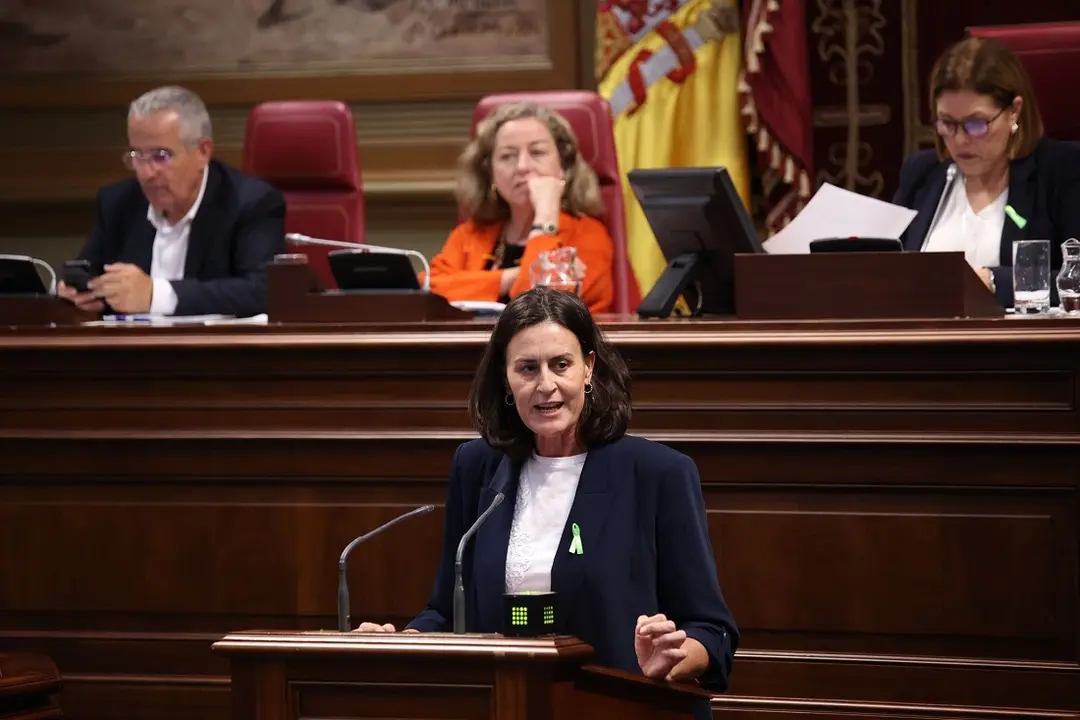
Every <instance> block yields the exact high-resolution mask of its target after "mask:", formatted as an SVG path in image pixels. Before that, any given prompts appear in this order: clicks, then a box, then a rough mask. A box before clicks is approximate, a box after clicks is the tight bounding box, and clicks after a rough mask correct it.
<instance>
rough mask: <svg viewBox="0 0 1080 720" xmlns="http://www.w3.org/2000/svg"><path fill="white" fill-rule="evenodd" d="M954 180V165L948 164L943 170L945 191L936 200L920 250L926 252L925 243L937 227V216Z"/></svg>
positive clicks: (947, 197)
mask: <svg viewBox="0 0 1080 720" xmlns="http://www.w3.org/2000/svg"><path fill="white" fill-rule="evenodd" d="M955 180H956V163H949V167H948V169H946V170H945V189H944V190H942V191H941V197H939V198H938V201H937V207H936V208H934V216H933V217H931V218H930V225H929V226H927V228H926V236H925V237H923V241H922V249H923V250H926V243H928V242H930V234H931V233H933V232H934V226H935V225H937V221H938V216H939V215H941V206H942V205H944V204H945V202H946V201H947V200H948V199H949V195H950V193H951V192H952V186H953V182H954V181H955Z"/></svg>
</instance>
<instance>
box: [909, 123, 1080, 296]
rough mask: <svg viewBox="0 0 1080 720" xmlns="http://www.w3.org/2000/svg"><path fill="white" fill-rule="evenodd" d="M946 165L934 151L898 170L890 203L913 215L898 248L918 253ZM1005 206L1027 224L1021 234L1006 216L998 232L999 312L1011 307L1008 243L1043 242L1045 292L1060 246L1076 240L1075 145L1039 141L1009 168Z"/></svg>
mask: <svg viewBox="0 0 1080 720" xmlns="http://www.w3.org/2000/svg"><path fill="white" fill-rule="evenodd" d="M949 162H950V161H947V160H941V159H939V158H938V156H937V153H936V152H935V151H934V150H923V151H921V152H918V153H915V154H913V155H911V156H910V157H908V159H907V160H905V161H904V165H903V167H902V168H901V169H900V187H899V189H898V190H897V191H896V195H895V196H894V197H893V202H894V203H895V204H897V205H903V206H904V207H909V208H911V209H912V210H918V211H919V214H918V215H916V216H915V219H914V220H912V221H911V225H909V226H908V228H907V230H906V231H905V232H904V235H903V237H902V240H903V241H904V248H905V249H907V250H912V251H919V250H921V249H922V246H923V242H924V241H925V239H926V235H927V232H928V231H929V229H930V223H931V221H932V220H933V217H934V212H935V211H936V210H937V206H938V201H939V200H940V199H941V193H942V192H943V191H944V190H945V181H946V174H947V171H948V167H949ZM1008 203H1009V205H1012V207H1013V209H1014V210H1016V212H1017V214H1019V215H1020V217H1022V218H1025V219H1026V220H1027V225H1026V226H1024V227H1023V228H1020V227H1019V226H1017V224H1016V223H1015V222H1013V221H1012V219H1011V218H1009V217H1008V216H1006V217H1005V226H1004V228H1003V229H1002V231H1001V256H1000V259H999V262H1000V267H996V268H991V270H992V271H993V273H994V285H995V286H996V287H997V298H998V302H1000V303H1001V304H1002V305H1004V306H1005V307H1011V306H1012V304H1013V289H1012V244H1013V241H1014V240H1029V239H1030V240H1049V241H1050V251H1051V253H1052V256H1051V257H1052V259H1051V270H1050V275H1051V277H1050V286H1051V288H1052V290H1051V292H1052V294H1053V295H1054V296H1056V295H1057V289H1056V288H1055V287H1054V277H1055V276H1056V275H1057V272H1058V270H1060V269H1061V263H1062V259H1061V244H1062V243H1063V242H1065V241H1066V240H1068V239H1069V238H1073V237H1080V144H1078V143H1071V142H1062V141H1058V140H1049V139H1045V138H1044V139H1042V140H1040V141H1039V142H1038V144H1036V146H1035V150H1034V151H1033V152H1032V153H1031V154H1030V155H1028V156H1026V157H1022V158H1018V159H1016V160H1013V162H1012V164H1011V165H1010V167H1009V196H1008Z"/></svg>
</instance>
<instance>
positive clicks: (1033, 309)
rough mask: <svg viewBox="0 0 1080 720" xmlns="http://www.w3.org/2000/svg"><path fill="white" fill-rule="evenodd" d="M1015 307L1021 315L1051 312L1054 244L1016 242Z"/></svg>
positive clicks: (1044, 241) (1014, 260)
mask: <svg viewBox="0 0 1080 720" xmlns="http://www.w3.org/2000/svg"><path fill="white" fill-rule="evenodd" d="M1013 307H1014V309H1015V310H1016V312H1017V313H1020V314H1026V313H1044V312H1047V311H1049V310H1050V241H1049V240H1017V241H1015V242H1013Z"/></svg>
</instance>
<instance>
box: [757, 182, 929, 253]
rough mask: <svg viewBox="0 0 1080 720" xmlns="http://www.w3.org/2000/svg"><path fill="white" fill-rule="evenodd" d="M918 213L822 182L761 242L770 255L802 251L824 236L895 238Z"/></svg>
mask: <svg viewBox="0 0 1080 720" xmlns="http://www.w3.org/2000/svg"><path fill="white" fill-rule="evenodd" d="M917 214H918V212H917V211H915V210H910V209H908V208H906V207H902V206H900V205H893V204H892V203H890V202H885V201H884V200H878V199H876V198H872V197H867V196H866V195H860V194H859V193H855V192H851V191H850V190H844V189H843V188H838V187H836V186H835V185H830V184H829V183H825V184H824V185H822V186H821V188H820V189H819V190H818V191H817V192H816V193H814V197H812V198H810V202H808V203H807V204H806V207H804V208H803V209H802V211H801V212H799V214H798V215H796V216H795V219H794V220H792V221H791V223H790V224H788V226H787V227H786V228H784V229H783V230H781V231H780V232H778V233H776V234H775V235H773V236H772V237H771V238H769V239H768V240H766V241H765V242H764V243H763V246H764V248H765V252H767V253H770V254H773V255H805V254H806V253H809V252H810V242H811V241H813V240H822V239H824V238H844V237H874V238H889V239H892V240H899V239H900V235H901V234H903V232H904V230H906V229H907V226H908V225H910V224H911V221H912V220H913V219H915V216H916V215H917Z"/></svg>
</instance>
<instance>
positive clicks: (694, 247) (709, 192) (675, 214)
mask: <svg viewBox="0 0 1080 720" xmlns="http://www.w3.org/2000/svg"><path fill="white" fill-rule="evenodd" d="M628 177H629V180H630V186H631V187H632V188H633V189H634V195H635V196H637V199H638V202H639V203H640V204H641V209H642V211H644V213H645V219H646V220H648V222H649V226H650V227H651V228H652V231H653V234H654V235H655V236H656V242H657V244H658V245H659V246H660V250H661V251H662V252H663V253H664V258H665V259H666V260H667V261H668V267H667V269H665V270H664V272H663V273H662V274H661V276H660V278H659V279H658V280H657V281H656V284H655V285H654V286H653V289H652V290H651V291H650V292H649V294H648V295H647V296H646V297H645V298H644V299H643V300H642V301H641V305H639V306H638V309H637V312H638V315H641V316H642V317H667V316H668V315H670V314H671V311H672V310H673V308H674V306H675V303H676V301H677V300H678V298H679V296H680V295H681V296H683V297H685V299H686V302H687V304H688V305H689V306H690V309H691V310H692V311H694V312H695V314H721V315H734V314H735V255H736V253H755V254H763V253H764V252H765V249H764V248H763V247H762V245H761V241H760V240H759V239H758V235H757V231H755V230H754V223H753V221H752V220H751V219H750V215H749V213H747V212H746V208H745V207H744V206H743V203H742V198H740V197H739V193H738V192H737V191H736V190H735V185H734V183H732V181H731V177H730V176H729V175H728V171H727V169H726V168H722V167H689V168H664V169H644V170H631V171H630V173H629V175H628Z"/></svg>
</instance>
